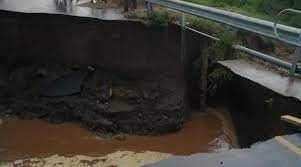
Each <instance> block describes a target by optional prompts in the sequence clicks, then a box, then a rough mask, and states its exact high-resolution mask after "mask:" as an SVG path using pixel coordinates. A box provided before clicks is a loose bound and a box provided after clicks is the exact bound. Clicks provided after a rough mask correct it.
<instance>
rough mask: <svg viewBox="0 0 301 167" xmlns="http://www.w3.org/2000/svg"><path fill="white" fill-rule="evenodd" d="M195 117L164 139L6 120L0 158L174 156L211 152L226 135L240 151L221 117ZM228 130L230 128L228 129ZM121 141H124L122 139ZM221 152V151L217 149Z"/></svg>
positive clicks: (1, 131) (0, 137) (0, 139)
mask: <svg viewBox="0 0 301 167" xmlns="http://www.w3.org/2000/svg"><path fill="white" fill-rule="evenodd" d="M213 113H214V112H208V113H198V114H194V115H193V117H192V120H191V121H190V122H187V123H186V124H185V125H184V128H183V129H182V130H180V131H179V132H177V133H173V134H166V135H161V136H152V137H151V136H126V137H125V138H123V139H120V138H119V139H117V137H116V138H115V137H113V138H111V139H107V138H106V139H104V138H101V137H98V136H96V135H94V134H93V133H91V132H89V131H87V130H85V129H83V128H82V127H81V126H80V125H79V124H78V123H64V124H61V125H53V124H49V123H47V122H45V121H41V120H6V121H4V122H3V123H2V125H0V157H1V159H2V160H5V161H11V160H15V159H20V158H30V157H43V156H48V155H52V154H60V155H88V156H103V155H106V154H108V153H112V152H116V151H118V150H124V151H125V150H126V151H135V152H140V151H147V150H148V151H158V152H163V153H171V154H175V155H189V154H193V153H199V152H211V151H212V147H216V146H213V145H212V141H214V140H215V139H217V138H218V137H219V136H221V135H223V134H225V129H227V130H226V131H228V132H229V131H231V132H230V133H226V135H228V136H229V138H228V139H229V140H228V141H225V142H228V143H229V145H231V146H232V147H237V144H236V141H234V140H235V136H234V135H233V134H234V133H232V132H233V129H231V128H229V127H231V125H230V124H231V123H227V124H229V125H230V126H228V125H225V120H226V119H225V120H222V119H221V116H220V115H221V114H219V116H217V115H216V114H213ZM225 126H227V127H225ZM121 138H122V137H121ZM217 149H218V148H217Z"/></svg>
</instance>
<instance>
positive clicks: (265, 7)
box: [184, 0, 301, 27]
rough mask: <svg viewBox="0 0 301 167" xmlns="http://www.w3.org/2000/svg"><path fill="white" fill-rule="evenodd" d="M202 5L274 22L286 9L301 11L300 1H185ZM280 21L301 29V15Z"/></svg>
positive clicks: (287, 17) (292, 15) (290, 14)
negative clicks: (278, 14)
mask: <svg viewBox="0 0 301 167" xmlns="http://www.w3.org/2000/svg"><path fill="white" fill-rule="evenodd" d="M184 1H187V2H192V3H196V4H200V5H206V6H212V7H216V8H219V9H224V10H228V11H233V12H238V13H241V14H244V15H248V16H253V17H257V18H262V19H266V20H270V21H274V19H275V16H276V15H277V13H279V12H280V11H282V10H283V9H286V8H292V9H296V10H301V1H300V0H184ZM280 20H281V21H282V23H284V24H288V25H291V26H296V27H301V15H300V16H298V15H296V14H295V13H288V14H284V15H283V16H282V17H281V18H280Z"/></svg>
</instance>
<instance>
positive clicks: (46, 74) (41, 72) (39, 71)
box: [35, 68, 48, 77]
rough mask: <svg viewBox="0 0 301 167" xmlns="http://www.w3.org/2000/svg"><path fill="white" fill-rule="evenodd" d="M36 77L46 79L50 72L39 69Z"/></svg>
mask: <svg viewBox="0 0 301 167" xmlns="http://www.w3.org/2000/svg"><path fill="white" fill-rule="evenodd" d="M35 75H37V76H41V77H46V76H48V71H47V69H44V68H39V69H37V71H36V73H35Z"/></svg>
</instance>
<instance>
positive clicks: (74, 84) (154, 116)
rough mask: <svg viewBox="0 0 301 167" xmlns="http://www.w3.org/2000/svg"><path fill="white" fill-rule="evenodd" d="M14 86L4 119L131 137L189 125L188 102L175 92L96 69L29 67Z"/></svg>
mask: <svg viewBox="0 0 301 167" xmlns="http://www.w3.org/2000/svg"><path fill="white" fill-rule="evenodd" d="M8 85H9V87H10V88H9V89H11V90H12V91H11V92H10V93H8V96H5V97H4V96H0V97H1V98H0V104H1V106H3V108H7V109H6V110H5V111H4V110H3V111H2V109H1V108H0V110H1V111H0V116H1V117H2V116H3V115H7V114H8V115H10V116H13V117H17V118H24V119H36V118H38V119H45V120H48V121H50V122H52V123H63V122H65V121H78V122H80V123H81V124H82V125H83V126H84V127H86V128H88V129H89V130H91V131H94V132H96V133H129V134H161V133H167V132H172V131H176V130H179V129H180V128H181V127H182V124H183V122H184V113H183V99H182V97H181V96H180V95H179V94H177V93H176V92H174V91H173V89H172V88H170V89H169V88H163V87H161V86H160V83H157V82H155V81H154V82H153V83H150V82H149V81H139V82H137V80H132V79H127V78H126V77H122V76H120V75H118V74H116V73H112V72H108V71H105V70H101V69H98V68H96V67H93V70H90V68H87V67H85V68H76V69H72V68H69V67H68V66H66V65H61V64H56V63H48V64H41V65H33V66H24V67H20V68H17V69H15V70H13V71H12V72H11V73H10V75H9V84H8ZM45 85H46V86H45ZM4 98H5V99H4ZM6 111H9V113H8V112H6Z"/></svg>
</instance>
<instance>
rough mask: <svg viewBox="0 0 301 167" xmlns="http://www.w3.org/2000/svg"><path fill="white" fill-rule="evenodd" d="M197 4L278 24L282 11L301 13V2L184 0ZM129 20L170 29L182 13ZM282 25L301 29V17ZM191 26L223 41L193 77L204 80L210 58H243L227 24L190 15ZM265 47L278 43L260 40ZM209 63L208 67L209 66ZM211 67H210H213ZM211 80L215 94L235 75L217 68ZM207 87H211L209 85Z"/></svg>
mask: <svg viewBox="0 0 301 167" xmlns="http://www.w3.org/2000/svg"><path fill="white" fill-rule="evenodd" d="M184 1H188V2H192V3H196V4H201V5H205V6H211V7H215V8H219V9H223V10H227V11H233V12H237V13H241V14H244V15H247V16H251V17H256V18H261V19H264V20H270V21H274V20H275V16H276V15H277V14H278V13H279V12H280V11H282V10H284V9H287V8H292V9H297V10H301V0H184ZM128 17H129V18H138V19H140V20H144V22H145V23H146V25H148V26H152V27H156V26H168V25H169V24H172V23H178V24H179V23H180V14H179V13H178V12H174V11H171V10H166V9H164V8H163V9H162V8H158V9H156V10H155V12H154V13H153V14H151V15H147V14H146V13H145V12H140V13H139V12H134V13H129V15H128ZM279 19H280V20H279V21H280V22H281V23H282V24H286V25H290V26H294V27H301V15H300V16H298V15H297V14H295V13H288V14H284V15H282V16H281V17H280V18H279ZM187 26H189V27H191V28H193V29H196V30H199V31H201V32H205V33H207V34H210V35H212V36H215V37H218V38H219V39H220V41H213V42H211V43H210V45H209V46H208V48H207V49H205V50H203V51H202V55H200V56H199V58H197V59H196V60H195V62H194V65H193V72H192V74H193V76H192V77H197V78H198V77H200V74H201V73H202V72H203V71H204V69H202V68H203V67H204V66H203V65H204V64H202V62H204V59H203V58H204V57H208V59H209V60H210V61H208V62H207V63H209V64H214V63H216V62H217V61H222V60H229V59H235V58H237V57H239V56H240V55H239V53H237V52H235V50H234V49H233V48H232V46H233V45H234V44H238V43H243V45H244V41H240V40H238V39H236V36H235V34H233V30H232V29H231V28H230V27H228V26H225V25H223V24H219V23H216V22H212V21H209V20H205V19H200V18H198V17H195V16H188V18H187ZM257 40H260V42H261V43H262V45H263V46H268V47H270V48H274V42H273V41H272V40H270V39H267V38H262V37H258V38H257ZM209 64H207V65H209ZM209 66H210V65H209ZM205 75H206V76H207V77H208V92H209V94H212V93H213V92H215V90H216V89H217V88H218V87H220V86H221V85H222V83H223V81H226V80H231V79H232V78H233V75H232V74H231V73H229V72H227V71H225V70H224V69H221V68H214V69H213V70H212V71H210V72H209V71H208V74H207V72H206V74H205ZM206 85H207V84H206Z"/></svg>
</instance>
